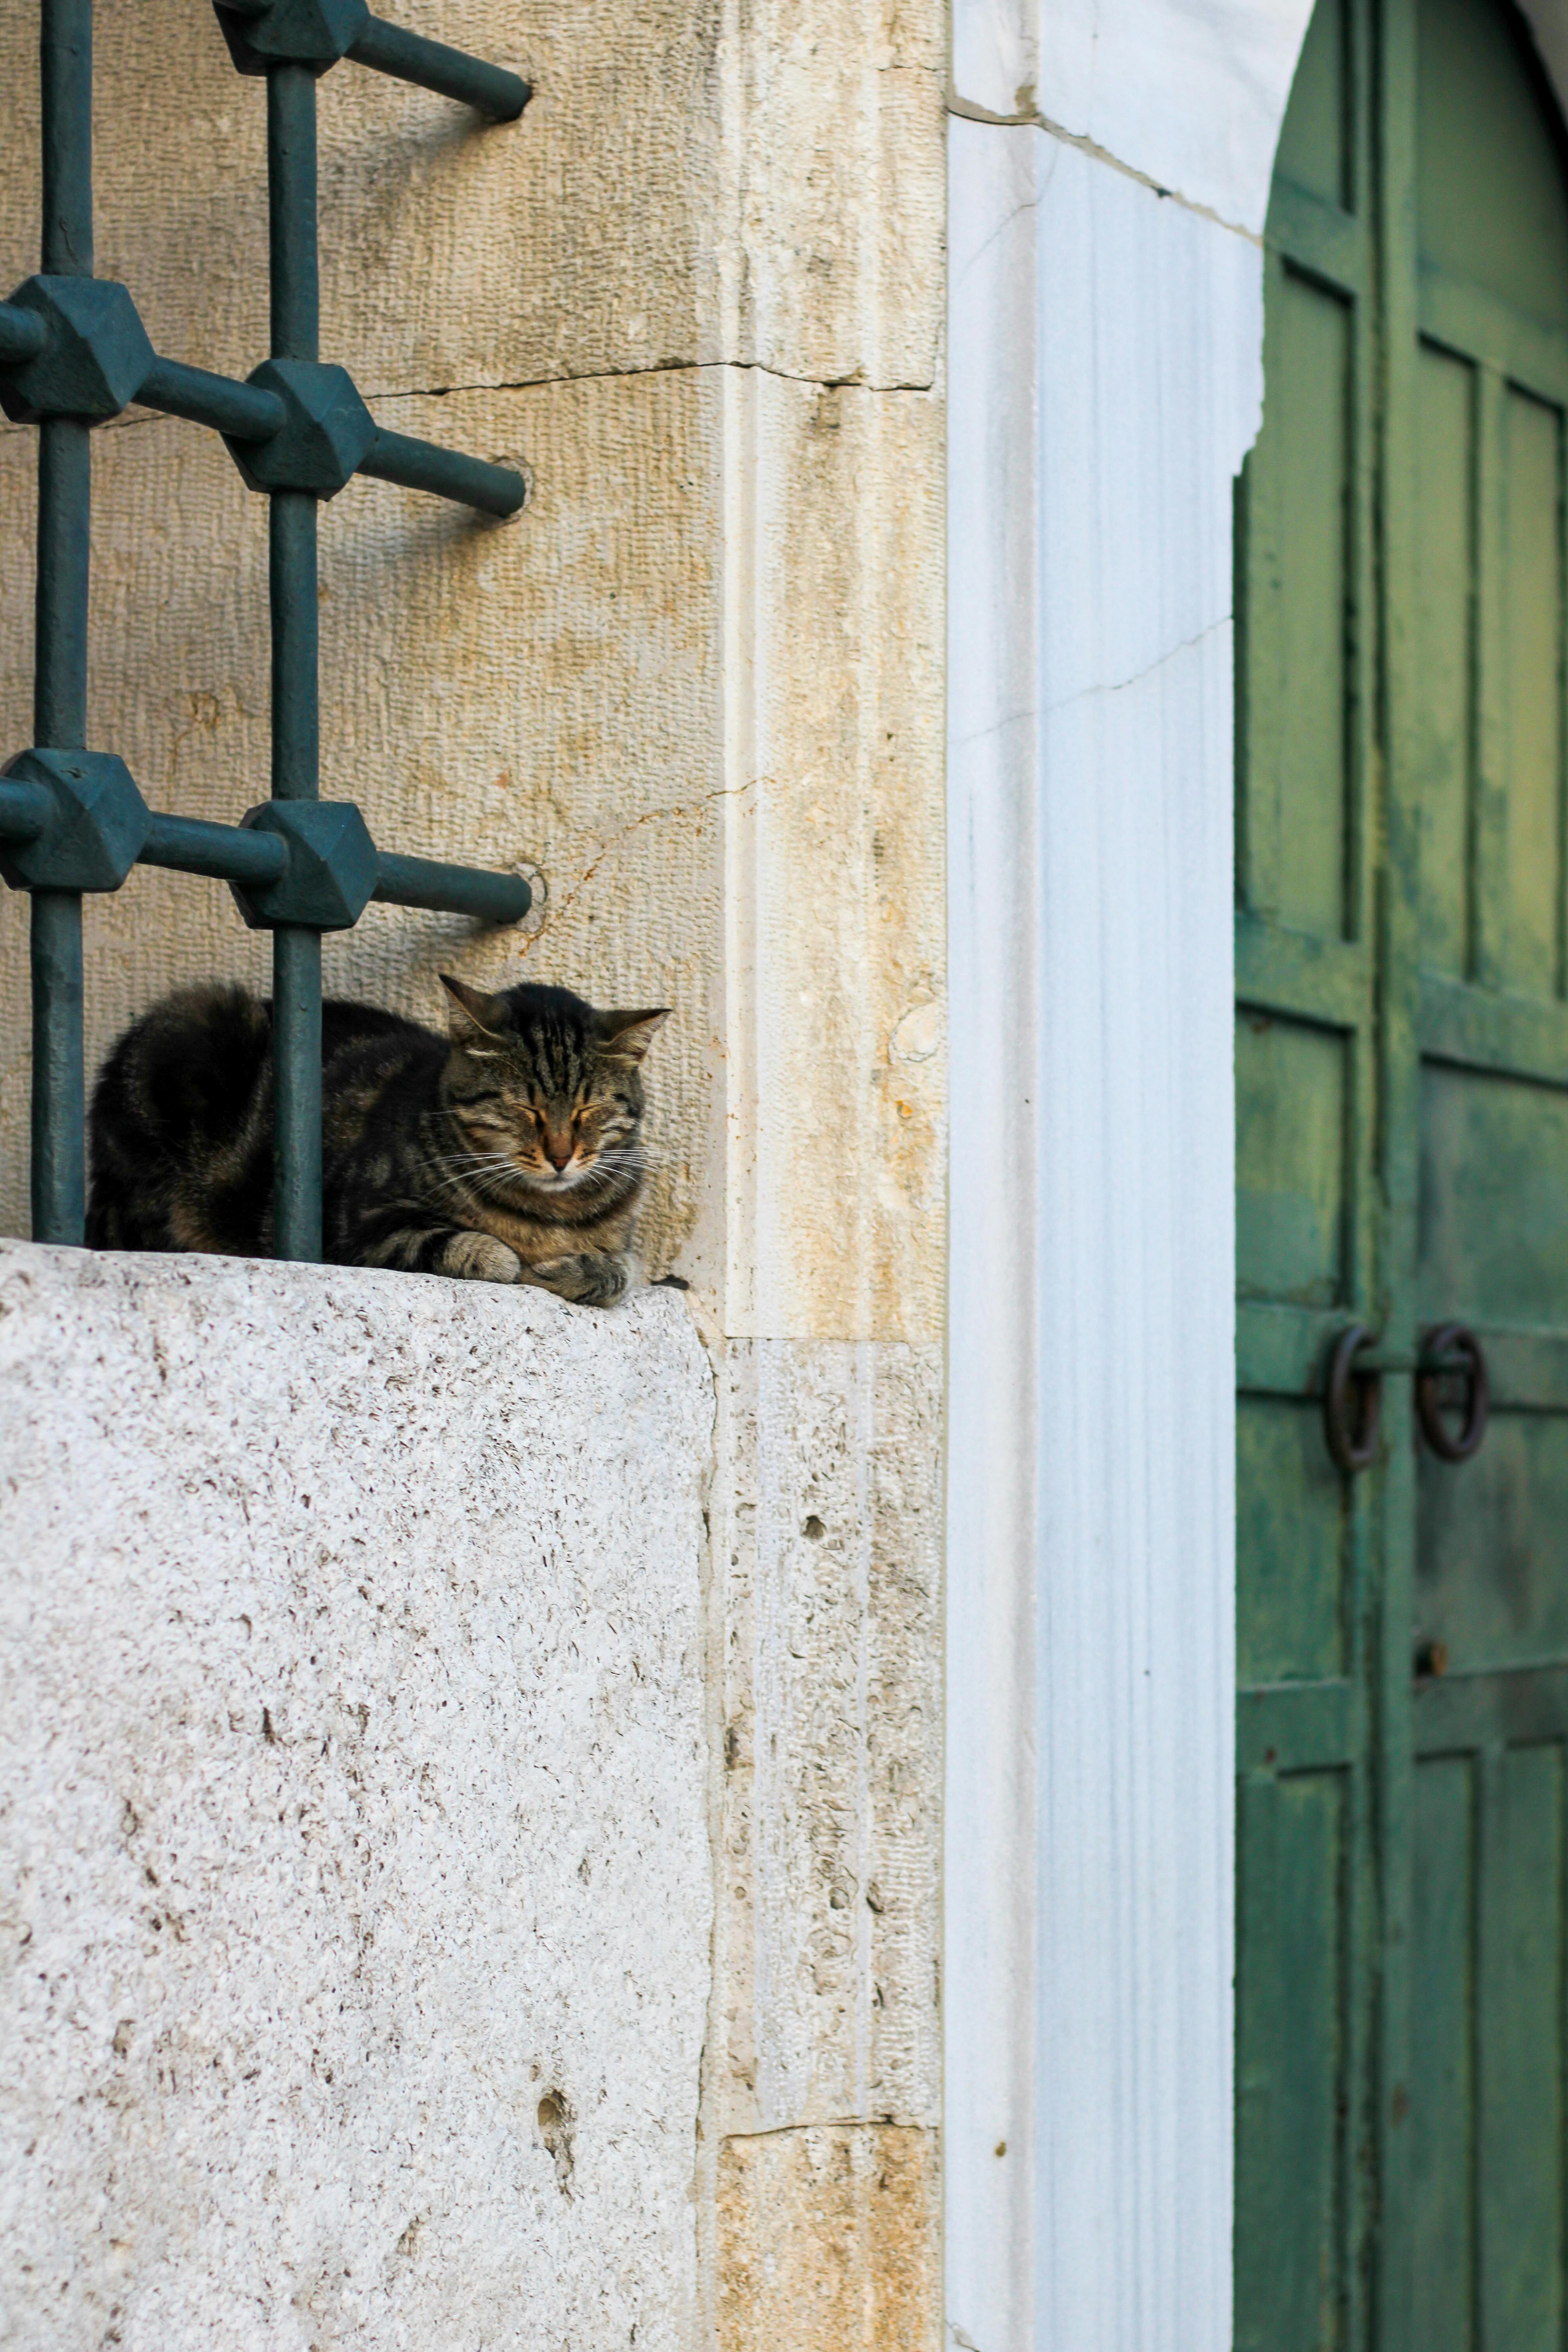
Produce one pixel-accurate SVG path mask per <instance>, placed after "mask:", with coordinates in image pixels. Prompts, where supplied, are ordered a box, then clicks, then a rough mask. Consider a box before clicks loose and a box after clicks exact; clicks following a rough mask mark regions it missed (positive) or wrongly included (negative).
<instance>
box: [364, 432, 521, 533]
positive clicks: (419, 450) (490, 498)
mask: <svg viewBox="0 0 1568 2352" xmlns="http://www.w3.org/2000/svg"><path fill="white" fill-rule="evenodd" d="M359 470H360V472H361V473H362V474H370V475H372V476H374V478H375V480H376V481H378V482H400V483H401V484H402V485H403V488H405V490H431V491H433V492H434V493H435V495H436V497H437V498H438V499H457V501H458V504H459V505H460V506H465V507H478V508H479V509H480V510H481V512H483V513H485V514H493V515H500V516H503V517H504V516H507V515H514V514H516V512H517V510H518V509H519V507H521V504H522V502H523V500H524V499H526V498H527V496H528V484H527V483H526V482H525V481H524V480H523V478H522V476H521V474H518V473H514V472H513V471H512V469H511V467H510V466H492V465H490V464H489V462H488V461H487V460H486V459H485V458H483V457H464V455H463V453H462V452H461V450H459V449H438V448H437V446H436V445H435V443H434V442H433V441H416V439H415V438H414V436H413V435H412V434H409V433H386V432H378V433H377V435H376V436H375V439H374V441H373V442H372V443H371V445H370V447H369V449H368V450H367V451H366V452H365V455H364V456H363V457H362V458H361V459H360V462H359Z"/></svg>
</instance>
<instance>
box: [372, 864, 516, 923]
mask: <svg viewBox="0 0 1568 2352" xmlns="http://www.w3.org/2000/svg"><path fill="white" fill-rule="evenodd" d="M375 866H376V883H375V892H374V895H375V897H376V898H380V899H382V900H384V902H385V903H386V904H387V905H389V906H393V907H429V908H432V909H433V910H434V911H435V912H436V913H437V914H442V915H477V916H478V917H479V920H480V921H481V922H486V923H521V920H522V919H523V917H524V915H526V914H527V912H528V910H529V908H530V907H531V906H532V904H533V893H532V891H531V889H530V888H529V887H528V884H527V883H526V882H525V881H524V880H523V878H522V877H521V874H487V873H484V872H482V871H480V869H479V868H478V867H477V866H442V865H439V864H438V863H437V861H436V860H435V859H434V858H430V857H395V856H390V855H389V854H388V852H387V851H385V850H382V851H380V852H379V854H378V855H377V857H376V861H375Z"/></svg>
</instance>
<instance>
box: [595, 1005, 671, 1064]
mask: <svg viewBox="0 0 1568 2352" xmlns="http://www.w3.org/2000/svg"><path fill="white" fill-rule="evenodd" d="M668 1018H669V1007H668V1004H666V1005H664V1006H662V1007H661V1008H660V1009H659V1010H658V1012H657V1013H600V1014H599V1015H598V1023H599V1051H600V1052H601V1053H602V1054H607V1055H610V1057H611V1059H612V1060H614V1061H616V1062H640V1061H641V1060H642V1057H643V1055H645V1054H646V1053H647V1049H648V1047H649V1046H650V1045H652V1044H653V1041H654V1039H655V1038H656V1037H657V1036H658V1033H659V1031H660V1030H661V1029H662V1028H663V1026H664V1024H665V1023H666V1022H667V1021H668Z"/></svg>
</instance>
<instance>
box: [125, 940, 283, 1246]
mask: <svg viewBox="0 0 1568 2352" xmlns="http://www.w3.org/2000/svg"><path fill="white" fill-rule="evenodd" d="M271 1034H272V1024H271V1021H270V1018H269V1016H268V1008H267V1007H266V1006H265V1005H262V1004H258V1002H257V1000H256V999H255V997H253V996H251V995H248V994H247V992H246V991H245V990H244V989H243V988H237V987H220V986H213V985H209V986H205V987H200V988H187V989H181V990H178V991H177V992H175V993H174V995H172V996H166V997H164V998H163V1001H162V1003H158V1004H155V1005H154V1006H153V1009H152V1011H151V1012H150V1013H144V1014H143V1015H142V1019H141V1020H140V1021H138V1022H136V1023H135V1024H133V1026H132V1027H131V1028H130V1029H128V1030H127V1031H126V1033H125V1034H124V1035H123V1036H122V1037H121V1039H120V1042H119V1043H118V1045H116V1046H115V1047H114V1050H113V1052H112V1053H111V1054H110V1056H109V1059H108V1061H107V1062H105V1064H104V1066H103V1068H102V1070H101V1072H100V1076H99V1080H98V1084H97V1086H96V1087H94V1089H93V1097H92V1110H91V1115H90V1122H89V1192H88V1208H87V1239H88V1243H89V1246H90V1247H92V1248H94V1249H142V1250H146V1249H174V1250H177V1249H193V1248H195V1249H201V1248H204V1247H211V1246H212V1245H213V1244H212V1242H210V1241H208V1240H206V1239H205V1238H204V1237H202V1236H201V1235H200V1234H198V1232H197V1230H196V1226H195V1223H193V1222H192V1216H191V1213H190V1212H191V1209H192V1206H193V1204H194V1203H195V1202H196V1201H198V1200H199V1199H201V1198H202V1197H203V1196H204V1195H210V1192H211V1189H212V1186H213V1182H214V1179H215V1177H216V1176H218V1174H219V1171H220V1164H221V1163H222V1162H224V1161H226V1160H229V1159H231V1158H232V1156H233V1155H234V1153H235V1150H236V1147H237V1145H238V1144H240V1140H241V1139H242V1138H245V1137H247V1133H248V1132H249V1131H250V1130H253V1129H255V1127H256V1125H257V1123H258V1118H263V1117H265V1118H266V1119H267V1121H268V1126H269V1125H270V1109H271V1105H270V1096H271V1085H270V1076H271V1072H270V1053H269V1049H270V1044H271ZM264 1097H265V1100H264V1099H263V1098H264ZM201 1222H202V1223H205V1220H202V1221H201Z"/></svg>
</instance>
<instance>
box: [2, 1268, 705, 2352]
mask: <svg viewBox="0 0 1568 2352" xmlns="http://www.w3.org/2000/svg"><path fill="white" fill-rule="evenodd" d="M712 1417H713V1390H712V1383H711V1379H710V1372H709V1369H708V1366H707V1363H706V1360H705V1359H704V1357H703V1355H702V1351H701V1349H700V1346H699V1345H698V1342H697V1339H696V1337H695V1334H694V1333H693V1331H692V1328H691V1326H690V1324H689V1319H688V1318H687V1315H686V1311H685V1308H684V1307H683V1305H682V1303H681V1302H680V1300H679V1298H678V1297H675V1296H674V1295H673V1294H668V1293H645V1294H641V1295H639V1296H637V1297H635V1298H634V1299H633V1300H632V1301H631V1302H630V1303H629V1305H628V1306H627V1307H626V1308H625V1309H623V1310H621V1311H619V1312H617V1313H616V1314H614V1315H595V1314H593V1313H591V1312H590V1311H588V1310H586V1309H582V1308H574V1307H563V1306H562V1305H560V1304H559V1303H558V1302H556V1301H555V1300H553V1299H551V1298H549V1297H545V1296H544V1295H543V1294H542V1293H538V1292H528V1291H509V1290H498V1289H491V1288H489V1287H488V1286H483V1285H479V1284H475V1285H464V1284H454V1283H443V1282H439V1281H437V1280H435V1279H431V1278H426V1277H421V1276H395V1275H384V1274H376V1273H366V1272H361V1271H358V1270H353V1271H340V1270H336V1269H316V1268H304V1267H285V1266H277V1265H260V1264H245V1263H241V1262H238V1261H235V1260H220V1259H200V1258H181V1259H171V1258H162V1259H160V1258H144V1259H136V1258H128V1257H116V1256H100V1257H91V1256H88V1255H82V1254H79V1253H76V1252H70V1251H52V1250H42V1249H36V1248H33V1247H31V1246H29V1245H27V1244H8V1245H6V1246H5V1248H4V1250H3V1251H0V1444H3V1450H4V1458H5V1464H6V1465H7V1475H6V1478H5V1485H4V1487H3V1488H0V1547H3V1549H4V1556H5V1560H6V1563H7V1575H6V1580H5V1598H4V1601H3V1602H0V1611H3V1626H0V1632H3V1641H0V1749H3V1758H0V1792H3V1793H0V1866H3V1871H4V1878H3V1884H0V1898H3V1906H4V1909H5V1912H6V1914H7V1915H8V1916H7V1921H6V1946H7V1950H8V1951H9V1952H10V1953H12V1954H14V1955H15V1958H14V1961H13V1963H12V1966H13V1971H14V1972H13V1975H12V1979H11V1983H10V1985H9V1987H8V1989H7V1996H6V1999H5V2002H4V2004H3V2012H0V2013H3V2018H4V2022H3V2024H0V2210H4V2212H5V2236H6V2242H7V2248H8V2252H7V2260H6V2263H5V2272H4V2277H3V2279H0V2341H3V2342H5V2343H16V2344H17V2345H22V2344H26V2345H27V2346H29V2347H37V2352H77V2348H78V2347H82V2352H86V2347H97V2346H99V2345H100V2344H102V2343H104V2342H106V2341H112V2342H116V2343H118V2344H120V2345H121V2346H122V2347H126V2348H127V2352H132V2347H135V2352H153V2347H156V2352H186V2347H189V2352H196V2347H201V2352H210V2347H225V2352H249V2347H256V2352H262V2347H265V2352H306V2347H309V2346H311V2345H317V2344H320V2345H324V2344H327V2343H331V2345H333V2346H334V2347H345V2352H346V2347H365V2348H366V2352H369V2347H374V2352H392V2347H402V2346H408V2347H429V2346H434V2345H437V2344H447V2343H452V2344H456V2343H458V2342H462V2343H474V2344H483V2345H485V2346H487V2347H511V2346H517V2347H523V2346H528V2347H533V2346H538V2345H546V2344H563V2345H564V2344H581V2345H584V2346H594V2347H599V2346H604V2347H610V2346H616V2345H626V2344H629V2343H631V2342H632V2341H633V2340H634V2339H633V2330H634V2328H635V2331H636V2335H635V2341H636V2343H637V2347H639V2352H642V2347H649V2346H657V2347H677V2346H682V2347H684V2346H685V2345H686V2344H688V2343H689V2341H690V2340H691V2336H692V2331H693V2325H694V2323H693V2317H692V2301H693V2296H694V2294H695V2263H696V2252H695V2230H694V2221H693V2207H692V2204H691V2201H690V2198H691V2184H692V2173H693V2164H694V2156H695V2122H696V2112H697V2098H698V2068H699V2059H700V2046H701V2032H702V2018H703V2009H704V2002H705V2000H706V1997H707V1990H708V1968H709V1941H710V1863H709V1854H708V1843H707V1825H706V1821H705V1817H704V1811H703V1764H702V1757H701V1738H702V1723H701V1698H700V1686H699V1667H700V1654H699V1566H700V1540H701V1537H702V1522H701V1510H700V1504H701V1488H702V1483H703V1479H704V1476H705V1475H706V1471H707V1466H708V1461H709V1454H710V1445H711V1441H712Z"/></svg>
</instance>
